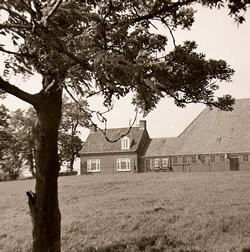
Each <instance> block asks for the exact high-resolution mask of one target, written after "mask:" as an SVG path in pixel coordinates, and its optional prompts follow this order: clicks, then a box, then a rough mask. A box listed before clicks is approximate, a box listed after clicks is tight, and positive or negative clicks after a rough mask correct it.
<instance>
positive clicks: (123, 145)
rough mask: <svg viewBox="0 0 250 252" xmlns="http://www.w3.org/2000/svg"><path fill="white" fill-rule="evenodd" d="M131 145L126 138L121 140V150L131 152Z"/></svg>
mask: <svg viewBox="0 0 250 252" xmlns="http://www.w3.org/2000/svg"><path fill="white" fill-rule="evenodd" d="M130 145H131V140H130V139H129V138H128V137H127V136H125V137H123V138H122V139H121V149H122V150H129V149H130Z"/></svg>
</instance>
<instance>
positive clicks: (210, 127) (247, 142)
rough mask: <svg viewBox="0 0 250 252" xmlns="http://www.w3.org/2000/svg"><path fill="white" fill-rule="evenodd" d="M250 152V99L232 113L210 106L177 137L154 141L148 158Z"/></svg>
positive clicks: (238, 102)
mask: <svg viewBox="0 0 250 252" xmlns="http://www.w3.org/2000/svg"><path fill="white" fill-rule="evenodd" d="M249 151H250V99H239V100H236V103H235V105H234V110H233V111H232V112H225V111H221V110H219V109H215V108H214V109H210V108H208V107H207V108H206V109H204V110H203V111H202V112H201V114H200V115H199V116H198V117H197V118H196V119H195V120H194V121H193V122H192V123H191V124H190V125H189V126H188V127H187V128H186V129H185V130H184V131H183V133H182V134H181V135H180V136H178V137H176V138H156V139H152V140H151V142H150V144H149V146H148V149H147V151H146V153H145V156H151V157H152V156H164V155H188V154H211V153H233V152H249Z"/></svg>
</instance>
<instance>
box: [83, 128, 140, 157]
mask: <svg viewBox="0 0 250 252" xmlns="http://www.w3.org/2000/svg"><path fill="white" fill-rule="evenodd" d="M128 129H129V128H116V129H107V131H106V135H107V137H108V138H109V139H110V140H116V139H118V138H119V137H120V136H121V135H123V134H126V133H127V132H128ZM143 132H144V130H142V129H140V128H139V127H133V128H131V130H130V132H129V134H128V135H127V137H128V138H129V139H130V142H131V146H130V149H121V139H120V140H118V141H117V142H114V143H112V142H109V141H107V140H106V138H105V136H104V134H103V133H102V132H101V131H96V132H92V133H90V134H89V136H88V138H87V140H86V142H85V144H84V145H83V148H82V150H81V154H94V153H96V154H101V153H116V152H119V153H121V152H135V151H136V150H137V148H138V146H139V143H140V140H141V137H142V134H143Z"/></svg>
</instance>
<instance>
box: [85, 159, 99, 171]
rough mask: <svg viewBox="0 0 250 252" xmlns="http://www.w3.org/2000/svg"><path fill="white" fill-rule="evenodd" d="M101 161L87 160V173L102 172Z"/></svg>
mask: <svg viewBox="0 0 250 252" xmlns="http://www.w3.org/2000/svg"><path fill="white" fill-rule="evenodd" d="M100 170H101V166H100V159H88V160H87V172H100Z"/></svg>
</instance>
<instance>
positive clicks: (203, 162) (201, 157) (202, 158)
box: [200, 155, 206, 164]
mask: <svg viewBox="0 0 250 252" xmlns="http://www.w3.org/2000/svg"><path fill="white" fill-rule="evenodd" d="M200 161H201V163H202V164H205V163H206V157H205V156H203V155H201V156H200Z"/></svg>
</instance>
